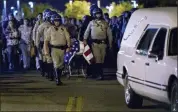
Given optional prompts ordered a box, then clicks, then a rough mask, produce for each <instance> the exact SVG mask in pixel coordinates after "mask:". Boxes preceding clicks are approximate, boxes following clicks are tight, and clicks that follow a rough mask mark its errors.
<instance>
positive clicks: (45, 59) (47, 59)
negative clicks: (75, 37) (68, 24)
mask: <svg viewBox="0 0 178 112" xmlns="http://www.w3.org/2000/svg"><path fill="white" fill-rule="evenodd" d="M56 14H58V13H57V12H56V11H51V18H50V22H51V24H50V25H49V24H48V25H46V28H45V29H44V40H45V38H46V35H47V30H48V29H49V28H50V26H52V24H53V16H55V15H56ZM44 45H45V44H44ZM44 47H45V46H43V51H44ZM49 52H50V53H51V48H50V47H49ZM43 55H44V57H43V62H46V67H47V68H46V69H47V74H48V78H49V79H50V81H53V80H54V75H53V62H52V57H51V55H45V53H43Z"/></svg>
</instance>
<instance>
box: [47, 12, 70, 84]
mask: <svg viewBox="0 0 178 112" xmlns="http://www.w3.org/2000/svg"><path fill="white" fill-rule="evenodd" d="M52 23H53V26H51V27H50V28H49V29H48V31H47V34H46V38H45V49H44V51H45V54H46V55H50V52H49V47H51V57H52V60H53V64H54V69H55V76H56V85H62V82H61V80H60V77H61V74H62V69H63V66H64V65H63V64H64V54H65V52H68V51H69V50H70V47H71V41H70V35H69V33H68V32H67V29H66V28H65V27H64V26H63V25H62V19H61V16H60V15H58V14H57V15H55V16H54V15H53V17H52ZM49 44H50V46H49Z"/></svg>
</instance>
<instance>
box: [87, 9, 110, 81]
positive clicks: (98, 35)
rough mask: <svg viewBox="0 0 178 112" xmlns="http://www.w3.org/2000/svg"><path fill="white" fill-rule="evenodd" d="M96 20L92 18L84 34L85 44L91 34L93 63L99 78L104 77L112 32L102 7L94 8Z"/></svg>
mask: <svg viewBox="0 0 178 112" xmlns="http://www.w3.org/2000/svg"><path fill="white" fill-rule="evenodd" d="M93 16H94V18H95V19H94V20H92V21H91V22H90V23H89V25H88V27H87V29H86V31H85V34H84V44H87V39H88V37H89V35H91V39H92V45H91V47H92V51H93V54H94V58H95V64H94V65H93V66H94V68H95V71H96V74H97V79H98V80H102V79H103V70H102V69H103V67H102V66H103V63H104V59H105V55H106V47H107V45H106V44H107V40H108V41H109V42H108V43H109V47H110V49H111V48H112V32H111V29H110V27H109V25H108V23H107V22H106V21H105V20H104V18H103V12H102V10H101V9H100V8H95V9H94V10H93Z"/></svg>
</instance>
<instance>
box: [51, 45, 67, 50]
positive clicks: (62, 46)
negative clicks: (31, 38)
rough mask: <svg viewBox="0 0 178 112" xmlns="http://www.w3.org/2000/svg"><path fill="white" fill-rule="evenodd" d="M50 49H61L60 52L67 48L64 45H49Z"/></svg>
mask: <svg viewBox="0 0 178 112" xmlns="http://www.w3.org/2000/svg"><path fill="white" fill-rule="evenodd" d="M50 47H51V48H57V49H61V50H65V49H66V48H67V46H66V45H61V46H58V45H50Z"/></svg>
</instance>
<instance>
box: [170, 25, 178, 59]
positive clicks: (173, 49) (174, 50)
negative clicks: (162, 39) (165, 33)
mask: <svg viewBox="0 0 178 112" xmlns="http://www.w3.org/2000/svg"><path fill="white" fill-rule="evenodd" d="M177 30H178V28H174V29H172V30H171V35H170V39H169V51H168V55H169V56H175V55H177V54H178V51H177V50H178V49H177V47H178V46H177V41H178V39H177V38H178V37H177V33H178V32H177Z"/></svg>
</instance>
